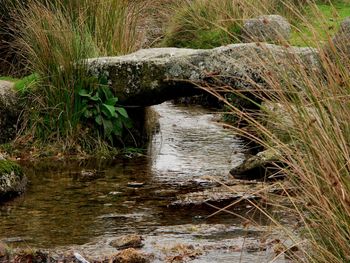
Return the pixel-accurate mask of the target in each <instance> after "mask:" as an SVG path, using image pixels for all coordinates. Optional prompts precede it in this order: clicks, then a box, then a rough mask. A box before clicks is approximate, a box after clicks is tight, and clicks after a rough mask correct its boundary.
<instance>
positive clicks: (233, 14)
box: [163, 0, 307, 48]
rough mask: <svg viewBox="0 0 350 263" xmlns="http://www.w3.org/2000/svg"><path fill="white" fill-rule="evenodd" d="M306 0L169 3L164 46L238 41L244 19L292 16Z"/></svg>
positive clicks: (191, 0)
mask: <svg viewBox="0 0 350 263" xmlns="http://www.w3.org/2000/svg"><path fill="white" fill-rule="evenodd" d="M306 6H307V1H306V0H305V1H304V0H303V1H296V0H293V1H282V0H243V1H242V0H222V1H210V0H183V1H178V2H175V3H174V4H173V7H172V8H170V10H171V12H169V15H170V18H169V22H168V23H167V26H166V28H167V29H166V33H165V39H164V43H163V44H164V45H167V46H177V47H192V48H211V47H215V46H220V45H225V44H232V43H236V42H240V41H241V39H240V31H241V28H242V24H243V22H244V20H245V19H247V18H252V17H256V16H258V15H266V14H276V13H277V14H282V15H284V16H287V17H288V18H291V17H293V18H295V14H294V11H293V9H296V8H297V9H298V10H302V9H304V8H305V7H306Z"/></svg>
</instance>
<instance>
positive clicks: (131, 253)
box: [109, 248, 151, 263]
mask: <svg viewBox="0 0 350 263" xmlns="http://www.w3.org/2000/svg"><path fill="white" fill-rule="evenodd" d="M150 258H151V256H150V255H146V254H144V253H142V252H140V251H138V250H136V249H134V248H128V249H124V250H122V251H120V252H118V253H117V254H115V255H114V256H112V257H111V258H110V260H109V263H148V262H151V260H150Z"/></svg>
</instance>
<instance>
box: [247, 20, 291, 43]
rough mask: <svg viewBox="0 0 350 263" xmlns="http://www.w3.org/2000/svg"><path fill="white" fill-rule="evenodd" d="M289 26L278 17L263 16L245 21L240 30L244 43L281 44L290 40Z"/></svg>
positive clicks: (286, 21)
mask: <svg viewBox="0 0 350 263" xmlns="http://www.w3.org/2000/svg"><path fill="white" fill-rule="evenodd" d="M290 33H291V26H290V24H289V22H288V20H287V19H285V18H284V17H282V16H280V15H264V16H259V17H257V18H252V19H248V20H246V21H245V23H244V25H243V28H242V39H243V41H244V42H272V43H283V42H286V41H288V39H289V38H290Z"/></svg>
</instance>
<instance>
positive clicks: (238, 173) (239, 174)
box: [230, 148, 282, 180]
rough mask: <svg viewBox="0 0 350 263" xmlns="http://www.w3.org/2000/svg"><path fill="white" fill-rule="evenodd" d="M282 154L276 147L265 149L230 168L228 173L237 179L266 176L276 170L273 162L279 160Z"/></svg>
mask: <svg viewBox="0 0 350 263" xmlns="http://www.w3.org/2000/svg"><path fill="white" fill-rule="evenodd" d="M281 160H282V156H281V154H280V153H279V152H278V151H277V150H276V149H273V148H271V149H267V150H265V151H262V152H259V153H258V154H256V155H252V156H249V157H248V158H247V159H245V160H244V162H243V163H242V164H240V165H238V166H237V167H235V168H233V169H231V171H230V174H231V175H232V176H233V177H235V178H237V179H248V180H250V179H261V178H267V177H268V176H270V175H271V174H273V173H275V172H276V171H278V169H277V166H276V165H275V163H278V162H281Z"/></svg>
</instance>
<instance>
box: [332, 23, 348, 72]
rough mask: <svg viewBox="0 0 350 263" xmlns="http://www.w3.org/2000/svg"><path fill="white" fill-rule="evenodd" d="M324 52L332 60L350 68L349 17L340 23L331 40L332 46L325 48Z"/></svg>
mask: <svg viewBox="0 0 350 263" xmlns="http://www.w3.org/2000/svg"><path fill="white" fill-rule="evenodd" d="M334 51H335V52H334ZM326 52H327V53H328V55H329V56H330V57H331V58H332V59H334V58H335V59H337V60H340V61H342V62H343V64H346V65H347V66H348V67H350V65H349V64H350V17H347V18H346V19H345V20H344V21H343V22H342V23H341V25H340V29H339V31H338V32H337V33H336V34H335V36H334V37H333V39H332V44H331V45H327V46H326ZM335 53H336V54H337V55H336V54H335Z"/></svg>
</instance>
